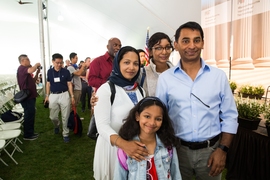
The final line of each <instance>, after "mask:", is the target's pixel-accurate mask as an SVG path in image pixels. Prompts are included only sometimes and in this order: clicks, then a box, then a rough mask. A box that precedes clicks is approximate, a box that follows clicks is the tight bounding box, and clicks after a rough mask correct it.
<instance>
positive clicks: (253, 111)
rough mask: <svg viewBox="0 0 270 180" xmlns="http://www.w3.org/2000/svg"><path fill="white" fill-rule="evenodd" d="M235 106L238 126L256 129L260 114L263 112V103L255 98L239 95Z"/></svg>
mask: <svg viewBox="0 0 270 180" xmlns="http://www.w3.org/2000/svg"><path fill="white" fill-rule="evenodd" d="M236 106H237V111H238V123H239V126H240V127H244V128H247V129H251V130H255V129H257V128H258V125H259V123H260V121H261V118H260V114H261V113H262V112H263V109H264V107H263V105H262V104H260V103H259V101H258V100H256V99H249V98H246V99H243V98H242V97H240V98H238V99H237V100H236Z"/></svg>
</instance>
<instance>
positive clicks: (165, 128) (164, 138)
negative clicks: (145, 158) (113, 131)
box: [118, 96, 178, 147]
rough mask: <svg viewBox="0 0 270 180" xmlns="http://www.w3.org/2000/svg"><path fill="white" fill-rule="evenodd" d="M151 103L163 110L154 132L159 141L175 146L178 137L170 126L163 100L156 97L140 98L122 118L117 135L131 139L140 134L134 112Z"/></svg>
mask: <svg viewBox="0 0 270 180" xmlns="http://www.w3.org/2000/svg"><path fill="white" fill-rule="evenodd" d="M152 105H156V106H159V107H161V109H162V110H163V118H162V124H161V127H160V129H159V130H158V131H157V132H156V133H157V135H158V137H159V139H160V140H161V142H162V143H163V144H164V145H165V146H166V147H171V146H177V145H178V143H177V142H178V139H177V138H176V136H175V133H174V129H173V126H172V121H171V119H170V117H169V115H168V110H167V108H166V106H165V105H164V104H163V102H162V101H161V100H160V99H158V98H157V97H152V96H149V97H146V98H144V99H142V100H141V101H140V102H139V103H138V104H137V105H136V106H135V107H134V108H132V109H131V110H130V112H129V115H128V117H127V118H126V119H124V124H123V125H122V127H121V129H120V130H119V133H118V134H119V136H120V137H121V138H123V139H125V140H128V141H129V140H132V139H133V138H134V137H135V136H136V135H139V134H140V125H139V122H138V121H136V113H138V114H141V112H142V111H143V110H144V109H145V108H147V107H149V106H152Z"/></svg>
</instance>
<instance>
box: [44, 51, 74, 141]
mask: <svg viewBox="0 0 270 180" xmlns="http://www.w3.org/2000/svg"><path fill="white" fill-rule="evenodd" d="M52 62H53V65H54V67H53V68H51V69H49V70H48V73H47V84H46V98H45V101H44V104H45V103H46V102H49V109H50V119H51V120H52V122H53V124H54V133H55V134H58V133H59V125H60V121H59V119H58V115H59V111H60V110H61V116H62V127H63V132H62V134H63V139H64V142H66V143H67V142H69V137H68V135H69V129H68V127H67V123H68V117H69V114H70V101H71V104H72V105H74V104H75V101H74V95H73V88H72V83H71V76H70V73H69V71H68V70H67V69H65V68H62V65H63V56H62V55H61V54H58V53H56V54H54V55H52Z"/></svg>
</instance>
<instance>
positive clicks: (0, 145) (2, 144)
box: [0, 140, 8, 179]
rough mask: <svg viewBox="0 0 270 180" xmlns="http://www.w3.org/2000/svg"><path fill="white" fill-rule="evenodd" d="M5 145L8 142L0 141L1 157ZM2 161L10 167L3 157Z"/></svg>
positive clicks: (0, 159)
mask: <svg viewBox="0 0 270 180" xmlns="http://www.w3.org/2000/svg"><path fill="white" fill-rule="evenodd" d="M5 145H6V141H5V140H0V155H1V151H2V150H3V149H4V147H5ZM0 161H2V163H3V164H4V165H6V166H8V165H7V163H6V162H5V161H4V160H3V159H2V158H1V157H0ZM0 179H1V178H0Z"/></svg>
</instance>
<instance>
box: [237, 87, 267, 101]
mask: <svg viewBox="0 0 270 180" xmlns="http://www.w3.org/2000/svg"><path fill="white" fill-rule="evenodd" d="M264 92H265V90H264V87H263V86H262V85H249V84H244V85H242V86H241V87H240V88H239V94H240V95H241V96H242V97H244V98H246V97H249V98H256V99H261V98H262V96H263V94H264Z"/></svg>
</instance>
